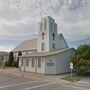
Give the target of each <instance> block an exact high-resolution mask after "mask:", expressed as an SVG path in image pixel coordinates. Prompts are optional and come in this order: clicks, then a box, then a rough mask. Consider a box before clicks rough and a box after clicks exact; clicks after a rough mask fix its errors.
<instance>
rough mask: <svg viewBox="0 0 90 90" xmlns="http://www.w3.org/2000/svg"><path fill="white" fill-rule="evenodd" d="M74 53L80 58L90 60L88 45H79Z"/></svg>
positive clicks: (89, 46) (89, 47)
mask: <svg viewBox="0 0 90 90" xmlns="http://www.w3.org/2000/svg"><path fill="white" fill-rule="evenodd" d="M76 54H77V56H79V57H80V58H81V59H86V60H90V45H80V46H79V47H78V48H77V50H76Z"/></svg>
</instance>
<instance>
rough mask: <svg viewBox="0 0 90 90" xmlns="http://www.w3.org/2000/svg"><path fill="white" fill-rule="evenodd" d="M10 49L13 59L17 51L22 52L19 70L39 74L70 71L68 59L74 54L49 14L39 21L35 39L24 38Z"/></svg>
mask: <svg viewBox="0 0 90 90" xmlns="http://www.w3.org/2000/svg"><path fill="white" fill-rule="evenodd" d="M12 51H13V53H14V58H15V59H16V58H17V57H18V56H17V54H18V52H22V55H21V56H19V70H21V71H27V72H34V73H41V74H61V73H67V72H70V65H69V64H70V59H71V57H72V56H74V55H75V50H74V49H73V48H69V47H68V45H67V43H66V41H65V39H64V37H63V35H62V34H58V33H57V24H56V22H55V20H54V19H53V18H51V17H50V16H46V17H44V18H42V19H41V22H39V24H38V36H37V39H32V40H26V41H24V42H22V43H21V44H20V45H18V46H17V47H16V48H14V49H13V50H12Z"/></svg>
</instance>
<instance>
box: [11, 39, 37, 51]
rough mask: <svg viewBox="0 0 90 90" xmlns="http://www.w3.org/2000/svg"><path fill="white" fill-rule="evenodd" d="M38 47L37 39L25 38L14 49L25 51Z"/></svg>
mask: <svg viewBox="0 0 90 90" xmlns="http://www.w3.org/2000/svg"><path fill="white" fill-rule="evenodd" d="M36 49H37V39H30V40H25V41H23V42H22V43H21V44H19V45H18V46H17V47H15V48H14V49H13V50H12V51H13V52H14V51H24V50H36Z"/></svg>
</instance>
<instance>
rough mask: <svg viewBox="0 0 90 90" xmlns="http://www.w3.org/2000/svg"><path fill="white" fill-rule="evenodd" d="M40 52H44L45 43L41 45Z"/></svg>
mask: <svg viewBox="0 0 90 90" xmlns="http://www.w3.org/2000/svg"><path fill="white" fill-rule="evenodd" d="M41 50H42V51H44V50H45V43H41Z"/></svg>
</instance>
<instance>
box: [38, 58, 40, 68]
mask: <svg viewBox="0 0 90 90" xmlns="http://www.w3.org/2000/svg"><path fill="white" fill-rule="evenodd" d="M38 68H41V59H38Z"/></svg>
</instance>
